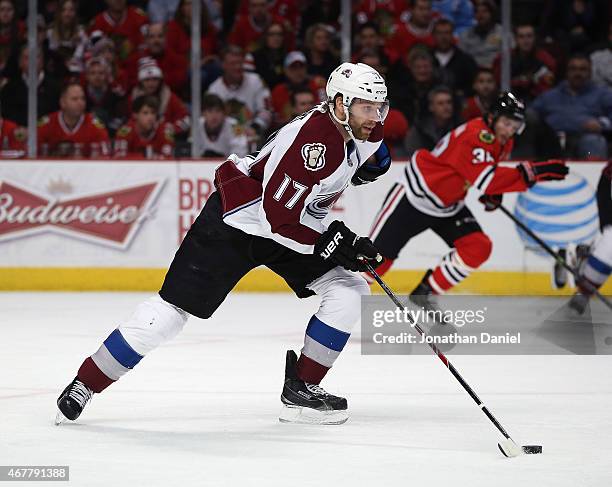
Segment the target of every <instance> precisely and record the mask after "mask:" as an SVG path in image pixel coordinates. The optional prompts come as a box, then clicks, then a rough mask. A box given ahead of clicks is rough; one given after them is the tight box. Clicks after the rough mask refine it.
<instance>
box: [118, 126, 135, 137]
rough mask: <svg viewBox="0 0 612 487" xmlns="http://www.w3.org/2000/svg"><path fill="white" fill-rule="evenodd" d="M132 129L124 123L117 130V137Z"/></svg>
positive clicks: (123, 135) (126, 133)
mask: <svg viewBox="0 0 612 487" xmlns="http://www.w3.org/2000/svg"><path fill="white" fill-rule="evenodd" d="M131 131H132V127H130V126H129V125H123V126H122V127H120V128H119V130H117V137H125V136H126V135H128V134H129V133H130V132H131Z"/></svg>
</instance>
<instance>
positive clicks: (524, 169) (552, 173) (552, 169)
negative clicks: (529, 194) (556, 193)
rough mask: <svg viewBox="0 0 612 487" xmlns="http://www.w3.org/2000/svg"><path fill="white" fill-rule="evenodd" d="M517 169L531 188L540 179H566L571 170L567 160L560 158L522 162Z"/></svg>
mask: <svg viewBox="0 0 612 487" xmlns="http://www.w3.org/2000/svg"><path fill="white" fill-rule="evenodd" d="M517 169H518V170H519V171H520V173H521V176H523V179H524V180H525V183H527V186H529V187H530V188H531V187H532V186H533V185H534V184H535V183H539V182H540V181H556V180H561V179H565V176H567V173H568V172H569V169H568V168H567V166H566V165H565V162H563V161H561V160H559V159H549V160H548V161H542V162H522V163H520V164H519V165H518V166H517Z"/></svg>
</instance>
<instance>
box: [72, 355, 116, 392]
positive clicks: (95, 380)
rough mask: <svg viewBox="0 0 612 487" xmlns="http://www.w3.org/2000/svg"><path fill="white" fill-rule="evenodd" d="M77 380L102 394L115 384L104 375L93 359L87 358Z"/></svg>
mask: <svg viewBox="0 0 612 487" xmlns="http://www.w3.org/2000/svg"><path fill="white" fill-rule="evenodd" d="M77 379H79V380H80V381H81V382H83V384H85V385H86V386H87V387H89V388H90V389H91V390H92V391H94V392H96V393H100V392H102V391H103V390H104V389H106V388H107V387H108V386H110V385H111V384H112V383H113V382H115V381H114V380H112V379H110V378H109V377H107V376H106V375H104V373H103V372H102V371H101V370H100V369H99V368H98V366H97V365H96V363H95V362H94V361H93V360H92V359H91V357H87V358H86V359H85V361H84V362H83V364H82V365H81V367H80V368H79V371H78V372H77Z"/></svg>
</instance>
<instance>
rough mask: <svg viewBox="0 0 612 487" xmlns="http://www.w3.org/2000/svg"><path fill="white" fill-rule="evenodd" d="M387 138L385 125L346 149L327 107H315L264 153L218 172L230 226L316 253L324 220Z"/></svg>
mask: <svg viewBox="0 0 612 487" xmlns="http://www.w3.org/2000/svg"><path fill="white" fill-rule="evenodd" d="M382 138H383V128H382V125H381V124H380V123H379V124H377V125H376V128H375V129H374V130H373V131H372V133H371V134H370V137H369V139H368V140H367V141H365V142H358V143H357V144H355V143H354V142H353V141H352V140H351V141H349V142H348V143H346V144H345V142H344V139H343V137H342V135H341V134H340V132H339V130H338V129H337V128H336V126H335V125H334V123H333V121H332V119H331V117H330V115H329V113H327V111H326V109H325V107H324V105H319V106H318V107H315V108H314V109H312V110H311V111H309V112H306V113H305V114H303V115H301V116H299V117H297V118H295V119H294V120H292V121H291V122H289V123H288V124H287V125H285V126H284V127H282V128H281V129H279V130H278V131H277V132H276V133H274V134H273V135H271V136H270V138H269V139H268V141H267V142H266V144H265V145H264V146H263V147H262V148H261V150H260V151H259V152H257V153H255V154H253V155H249V156H247V157H244V158H240V157H238V156H236V155H234V154H232V155H231V156H230V157H229V159H228V160H227V161H226V162H224V163H223V164H221V165H220V166H219V167H218V168H217V171H216V174H215V185H216V186H217V190H218V191H219V194H220V196H221V201H222V204H223V219H224V221H225V223H227V224H228V225H230V226H232V227H235V228H238V229H240V230H242V231H244V232H246V233H249V234H252V235H258V236H261V237H266V238H271V239H273V240H275V241H276V242H278V243H280V244H282V245H284V246H286V247H288V248H290V249H292V250H295V251H296V252H300V253H302V254H311V253H313V251H314V244H315V242H316V241H317V239H318V238H319V236H320V235H321V233H322V232H324V231H325V230H326V227H325V225H324V224H323V222H322V220H323V219H324V218H325V217H326V216H327V214H328V213H329V211H330V210H331V207H332V206H333V204H334V203H335V202H336V201H337V200H338V198H339V197H340V195H341V194H342V192H343V191H344V190H345V189H346V188H347V186H348V185H349V183H350V180H351V177H352V176H353V175H354V174H355V171H356V170H357V168H358V167H359V166H360V165H361V164H362V163H364V162H365V161H366V160H367V159H368V158H369V157H370V156H371V155H372V154H374V152H376V150H377V149H378V147H379V146H380V144H381V142H382Z"/></svg>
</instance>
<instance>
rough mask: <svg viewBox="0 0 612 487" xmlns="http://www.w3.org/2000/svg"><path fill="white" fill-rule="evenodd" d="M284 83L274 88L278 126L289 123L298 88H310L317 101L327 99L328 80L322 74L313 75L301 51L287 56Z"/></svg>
mask: <svg viewBox="0 0 612 487" xmlns="http://www.w3.org/2000/svg"><path fill="white" fill-rule="evenodd" d="M285 78H286V79H287V81H286V82H284V83H279V84H277V85H276V86H275V87H274V89H273V90H272V94H271V98H272V109H273V110H274V123H275V125H276V126H277V127H280V126H281V125H284V124H285V123H287V122H288V121H289V120H290V119H291V118H292V116H293V109H292V106H291V94H292V93H293V92H296V91H298V90H304V89H306V90H308V91H310V92H311V93H312V94H313V96H314V97H315V100H316V102H317V103H318V102H319V101H321V100H323V99H325V98H324V97H325V84H326V81H325V79H324V78H322V77H321V76H314V77H311V76H309V75H308V71H307V68H306V56H304V53H302V52H300V51H292V52H290V53H289V54H287V57H286V58H285Z"/></svg>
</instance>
